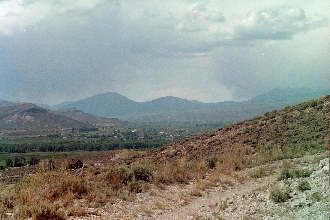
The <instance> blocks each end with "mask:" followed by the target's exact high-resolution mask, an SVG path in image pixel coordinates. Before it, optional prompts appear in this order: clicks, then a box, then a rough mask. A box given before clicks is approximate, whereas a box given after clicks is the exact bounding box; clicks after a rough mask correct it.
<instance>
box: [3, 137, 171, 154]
mask: <svg viewBox="0 0 330 220" xmlns="http://www.w3.org/2000/svg"><path fill="white" fill-rule="evenodd" d="M165 143H166V141H165V140H161V139H154V140H143V139H142V140H127V141H121V140H109V141H104V140H98V141H95V140H94V141H84V140H71V141H58V142H34V143H29V142H27V143H0V152H7V153H28V152H65V151H105V150H118V149H147V148H154V147H159V146H161V145H163V144H165Z"/></svg>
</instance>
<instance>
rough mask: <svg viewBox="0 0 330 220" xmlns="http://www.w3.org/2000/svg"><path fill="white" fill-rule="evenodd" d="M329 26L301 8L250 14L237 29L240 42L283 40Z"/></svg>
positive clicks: (269, 10)
mask: <svg viewBox="0 0 330 220" xmlns="http://www.w3.org/2000/svg"><path fill="white" fill-rule="evenodd" d="M325 25H327V20H326V19H325V18H320V17H310V16H307V15H306V13H305V11H304V10H303V9H301V8H285V7H282V8H275V9H268V10H261V11H255V12H250V13H249V14H248V15H247V17H246V18H244V19H243V20H242V21H241V22H240V23H239V24H238V25H237V26H236V27H235V28H234V32H233V33H234V34H233V38H234V39H238V40H282V39H290V38H292V37H293V36H294V35H296V34H298V33H302V32H307V31H310V30H313V29H317V28H319V27H322V26H325Z"/></svg>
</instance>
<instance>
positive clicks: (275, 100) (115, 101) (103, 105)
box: [54, 88, 330, 123]
mask: <svg viewBox="0 0 330 220" xmlns="http://www.w3.org/2000/svg"><path fill="white" fill-rule="evenodd" d="M327 94H330V90H329V89H328V90H317V89H308V88H307V89H305V88H299V89H291V88H287V89H272V90H270V91H269V92H267V93H265V94H262V95H259V96H256V97H254V98H252V99H250V100H248V101H244V102H217V103H203V102H198V101H190V100H187V99H182V98H177V97H173V96H167V97H162V98H157V99H154V100H152V101H147V102H136V101H133V100H131V99H129V98H127V97H125V96H123V95H120V94H118V93H114V92H110V93H104V94H100V95H96V96H92V97H89V98H86V99H82V100H78V101H75V102H70V103H63V104H60V105H57V106H54V107H55V108H56V109H61V108H76V109H78V110H81V111H84V112H86V113H89V114H94V115H98V116H102V117H108V118H109V117H115V118H121V119H125V120H129V121H137V122H163V121H170V122H214V121H221V122H227V123H229V122H233V121H239V120H244V119H247V118H249V117H253V116H257V115H260V114H262V113H265V112H267V111H271V110H274V109H279V108H282V107H284V106H287V105H294V104H297V103H300V102H303V101H307V100H309V99H312V98H318V97H321V96H324V95H327Z"/></svg>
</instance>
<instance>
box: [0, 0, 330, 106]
mask: <svg viewBox="0 0 330 220" xmlns="http://www.w3.org/2000/svg"><path fill="white" fill-rule="evenodd" d="M282 4H287V1H285V0H277V1H262V3H261V2H260V1H255V2H253V1H252V0H251V1H246V0H240V1H235V2H234V1H231V0H223V1H221V2H220V1H217V0H200V1H191V0H167V1H156V0H143V1H137V0H95V1H94V0H93V1H91V0H56V1H44V0H24V1H23V0H5V1H3V0H0V93H2V94H4V95H5V96H8V97H9V96H11V97H23V98H25V100H30V101H31V100H33V101H35V100H37V101H39V102H40V101H41V102H48V103H58V102H61V101H66V100H72V99H78V98H83V97H87V96H90V95H94V94H97V93H103V92H107V91H117V92H120V93H122V94H124V95H128V96H129V97H132V98H133V99H138V100H146V99H148V100H149V99H151V98H155V97H157V96H161V95H176V94H177V95H178V96H180V95H181V96H184V97H187V98H193V99H194V98H196V99H202V100H209V101H216V100H227V99H230V98H232V95H233V94H234V96H235V98H237V97H238V98H240V97H250V96H251V95H254V94H257V93H259V92H260V91H261V90H264V89H267V88H271V87H272V86H274V85H281V84H285V83H286V85H289V86H291V85H293V84H295V83H296V82H302V81H304V83H300V85H302V86H306V87H308V85H309V82H313V83H314V86H315V87H318V86H319V85H321V83H323V84H322V85H324V84H325V83H324V82H326V81H325V79H326V77H329V71H328V70H329V62H328V57H329V56H330V54H329V51H330V50H329V45H330V44H329V40H328V38H327V37H328V33H329V32H328V30H327V29H326V28H324V27H325V25H327V24H326V20H325V19H324V18H323V17H321V16H325V17H328V13H327V11H326V10H325V7H324V4H325V3H322V4H320V5H319V4H316V3H311V2H310V1H305V2H303V3H302V1H299V0H292V1H290V2H289V3H288V4H290V8H288V7H286V8H284V7H281V8H279V7H280V5H282ZM291 6H292V7H291ZM300 7H301V8H300ZM265 8H270V9H267V10H264V9H265ZM249 11H250V13H248V12H249ZM317 13H320V14H321V15H320V16H319V17H316V16H313V15H314V14H317ZM321 27H323V28H321ZM312 30H313V31H312ZM283 39H287V40H285V41H284V40H283ZM311 42H312V43H311ZM263 54H265V55H263ZM297 57H299V58H297ZM279 67H281V68H279ZM310 73H312V74H310ZM311 75H313V76H311ZM305 79H308V80H305ZM286 81H287V82H286ZM327 82H328V81H327ZM296 84H298V83H296ZM13 88H15V89H13Z"/></svg>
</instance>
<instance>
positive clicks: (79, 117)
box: [53, 108, 127, 127]
mask: <svg viewBox="0 0 330 220" xmlns="http://www.w3.org/2000/svg"><path fill="white" fill-rule="evenodd" d="M53 113H55V114H58V115H62V116H65V117H68V118H71V119H73V120H76V121H80V122H83V123H87V124H91V125H95V126H108V127H114V126H124V125H126V124H127V123H125V122H122V121H120V120H118V119H116V118H104V117H100V116H95V115H91V114H88V113H85V112H82V111H80V110H77V109H75V108H67V109H61V110H58V111H53Z"/></svg>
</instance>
